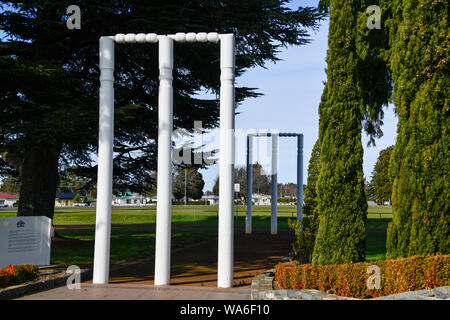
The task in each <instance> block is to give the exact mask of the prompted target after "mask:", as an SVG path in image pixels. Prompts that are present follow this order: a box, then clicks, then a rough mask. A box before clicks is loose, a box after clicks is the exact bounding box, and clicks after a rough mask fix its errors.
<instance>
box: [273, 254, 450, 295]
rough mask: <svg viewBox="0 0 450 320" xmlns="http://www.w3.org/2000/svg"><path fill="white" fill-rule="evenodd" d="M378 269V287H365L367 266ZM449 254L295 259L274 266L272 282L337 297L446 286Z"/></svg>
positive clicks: (367, 275) (448, 283) (283, 287)
mask: <svg viewBox="0 0 450 320" xmlns="http://www.w3.org/2000/svg"><path fill="white" fill-rule="evenodd" d="M371 265H376V266H378V267H379V268H380V278H381V283H380V289H369V288H368V287H367V280H368V278H369V277H370V276H371V274H370V273H367V268H368V267H369V266H371ZM449 269H450V255H428V256H426V255H421V256H413V257H409V258H398V259H392V260H380V261H375V262H370V263H369V262H359V263H348V264H339V265H325V266H313V265H311V264H303V265H301V264H299V263H298V261H292V262H287V263H281V264H278V265H277V266H276V271H275V281H277V282H278V284H279V285H280V287H281V288H282V289H316V290H320V291H323V292H328V293H331V294H336V295H339V296H345V297H353V298H372V297H380V296H386V295H391V294H395V293H400V292H408V291H416V290H422V289H432V288H436V287H441V286H448V285H450V280H449V278H448V272H449Z"/></svg>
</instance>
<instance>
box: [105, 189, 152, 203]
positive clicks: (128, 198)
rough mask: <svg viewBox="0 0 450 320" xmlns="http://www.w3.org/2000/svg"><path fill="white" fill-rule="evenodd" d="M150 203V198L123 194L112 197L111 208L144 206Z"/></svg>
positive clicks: (128, 193) (129, 193)
mask: <svg viewBox="0 0 450 320" xmlns="http://www.w3.org/2000/svg"><path fill="white" fill-rule="evenodd" d="M148 202H150V198H149V197H147V196H145V195H141V194H139V193H135V192H125V193H123V194H121V195H119V196H113V200H112V204H113V206H144V205H146V204H147V203H148Z"/></svg>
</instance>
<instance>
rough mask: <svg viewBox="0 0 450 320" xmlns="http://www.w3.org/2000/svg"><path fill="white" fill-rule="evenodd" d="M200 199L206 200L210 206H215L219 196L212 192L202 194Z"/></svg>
mask: <svg viewBox="0 0 450 320" xmlns="http://www.w3.org/2000/svg"><path fill="white" fill-rule="evenodd" d="M201 201H204V202H207V203H208V204H209V205H210V206H215V205H216V204H218V203H219V196H215V195H213V194H209V195H204V196H203V197H202V199H201Z"/></svg>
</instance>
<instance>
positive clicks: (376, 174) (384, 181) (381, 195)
mask: <svg viewBox="0 0 450 320" xmlns="http://www.w3.org/2000/svg"><path fill="white" fill-rule="evenodd" d="M393 149H394V146H390V147H388V148H386V149H383V150H381V151H380V155H379V156H378V160H377V162H376V163H375V167H374V169H373V172H372V184H373V189H374V193H375V199H376V202H377V204H382V202H383V200H384V199H391V194H392V181H391V177H390V176H389V160H390V159H391V154H392V150H393Z"/></svg>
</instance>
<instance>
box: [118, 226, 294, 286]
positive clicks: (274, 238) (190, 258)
mask: <svg viewBox="0 0 450 320" xmlns="http://www.w3.org/2000/svg"><path fill="white" fill-rule="evenodd" d="M293 238H294V235H293V233H292V231H291V230H290V229H287V228H278V234H277V235H271V234H270V227H269V228H254V230H253V233H252V234H251V235H246V234H245V233H244V229H243V228H238V229H236V230H235V237H234V277H233V278H234V286H235V287H245V286H249V285H250V284H251V281H252V279H253V277H255V276H256V275H258V274H260V273H262V272H264V271H266V270H268V269H271V268H273V267H274V266H275V265H276V264H277V263H278V262H279V261H280V259H281V258H283V257H284V256H286V255H287V254H288V252H289V251H290V249H291V243H292V240H293ZM217 245H218V244H217V237H215V238H212V239H211V240H208V241H203V242H201V243H197V244H193V245H190V246H187V247H184V248H179V249H176V250H172V255H171V281H170V284H171V285H189V286H205V287H217V250H218V249H217ZM154 264H155V262H154V257H153V256H152V257H148V258H146V259H141V260H140V261H133V262H128V263H124V264H120V265H113V266H111V271H110V283H114V284H119V283H126V284H153V276H154Z"/></svg>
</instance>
